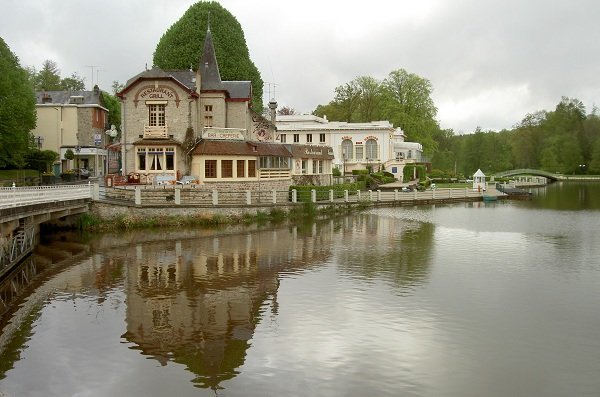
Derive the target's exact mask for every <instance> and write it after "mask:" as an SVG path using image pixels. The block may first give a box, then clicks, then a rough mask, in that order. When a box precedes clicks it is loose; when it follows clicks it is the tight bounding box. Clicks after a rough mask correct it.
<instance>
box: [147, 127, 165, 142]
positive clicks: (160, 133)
mask: <svg viewBox="0 0 600 397" xmlns="http://www.w3.org/2000/svg"><path fill="white" fill-rule="evenodd" d="M167 138H169V128H168V127H167V126H166V125H145V126H144V139H167Z"/></svg>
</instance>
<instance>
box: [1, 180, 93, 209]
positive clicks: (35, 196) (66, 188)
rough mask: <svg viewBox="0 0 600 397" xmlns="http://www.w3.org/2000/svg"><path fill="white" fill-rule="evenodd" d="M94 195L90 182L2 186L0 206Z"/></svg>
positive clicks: (87, 197) (65, 199) (6, 206)
mask: <svg viewBox="0 0 600 397" xmlns="http://www.w3.org/2000/svg"><path fill="white" fill-rule="evenodd" d="M92 197H93V186H92V185H91V184H89V183H88V184H87V185H55V186H26V187H15V186H13V187H0V208H10V207H21V206H25V205H31V204H43V203H51V202H55V201H67V200H78V199H91V198H92Z"/></svg>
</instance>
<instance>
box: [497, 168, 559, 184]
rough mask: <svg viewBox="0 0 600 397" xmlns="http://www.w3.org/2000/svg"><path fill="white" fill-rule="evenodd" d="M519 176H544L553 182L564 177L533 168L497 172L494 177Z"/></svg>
mask: <svg viewBox="0 0 600 397" xmlns="http://www.w3.org/2000/svg"><path fill="white" fill-rule="evenodd" d="M517 175H534V176H543V177H544V178H548V179H550V180H552V181H558V180H560V179H561V177H562V175H561V174H555V173H552V172H548V171H543V170H536V169H532V168H519V169H516V170H509V171H502V172H497V173H496V174H494V177H496V178H508V177H510V176H517Z"/></svg>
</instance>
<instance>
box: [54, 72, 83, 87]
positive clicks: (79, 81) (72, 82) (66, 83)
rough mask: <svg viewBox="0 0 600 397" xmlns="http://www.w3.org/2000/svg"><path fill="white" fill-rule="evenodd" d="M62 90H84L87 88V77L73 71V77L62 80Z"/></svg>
mask: <svg viewBox="0 0 600 397" xmlns="http://www.w3.org/2000/svg"><path fill="white" fill-rule="evenodd" d="M60 89H61V90H65V91H67V90H71V91H83V90H85V79H84V78H83V77H81V76H79V75H78V74H77V73H73V74H72V75H71V77H65V78H64V79H62V80H61V81H60Z"/></svg>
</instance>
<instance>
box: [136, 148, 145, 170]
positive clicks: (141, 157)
mask: <svg viewBox="0 0 600 397" xmlns="http://www.w3.org/2000/svg"><path fill="white" fill-rule="evenodd" d="M136 169H137V170H141V171H145V170H146V148H138V163H137V167H136Z"/></svg>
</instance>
